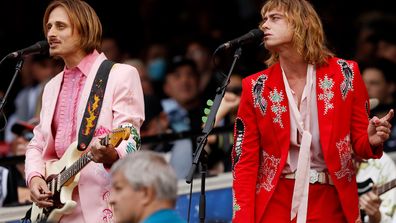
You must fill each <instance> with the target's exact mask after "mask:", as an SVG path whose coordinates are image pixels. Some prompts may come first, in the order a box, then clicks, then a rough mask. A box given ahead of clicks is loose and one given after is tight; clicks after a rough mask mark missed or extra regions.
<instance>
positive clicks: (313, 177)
mask: <svg viewBox="0 0 396 223" xmlns="http://www.w3.org/2000/svg"><path fill="white" fill-rule="evenodd" d="M318 181H319V173H318V171H316V170H310V171H309V183H311V184H314V183H316V182H318Z"/></svg>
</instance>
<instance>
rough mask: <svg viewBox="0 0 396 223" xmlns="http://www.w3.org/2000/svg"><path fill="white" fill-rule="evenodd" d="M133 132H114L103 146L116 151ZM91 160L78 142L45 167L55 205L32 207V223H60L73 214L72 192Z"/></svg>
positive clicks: (34, 205) (74, 203)
mask: <svg viewBox="0 0 396 223" xmlns="http://www.w3.org/2000/svg"><path fill="white" fill-rule="evenodd" d="M130 131H131V130H130V128H118V129H115V130H113V131H111V132H110V133H109V134H108V135H107V136H105V137H104V138H102V139H101V140H100V143H101V144H102V145H104V146H107V145H113V146H114V147H117V146H118V145H119V144H120V143H121V141H122V140H127V139H128V138H129V135H130V133H131V132H130ZM90 156H91V154H90V151H88V152H86V151H79V150H78V149H77V142H73V143H72V144H71V145H70V146H69V147H68V148H67V150H66V152H65V154H64V155H63V156H62V158H61V159H60V160H57V161H52V162H51V161H49V162H47V163H46V182H47V186H48V189H49V190H50V191H51V192H52V193H53V196H52V199H53V201H54V205H53V206H51V207H48V208H39V207H38V206H37V205H36V204H35V203H33V204H32V208H31V215H30V220H31V221H32V222H58V221H59V220H60V218H61V217H62V216H63V215H65V214H70V213H71V212H72V211H73V209H74V208H75V207H76V205H77V203H76V202H75V201H73V200H72V193H73V189H74V188H75V187H76V185H77V183H78V180H79V178H80V174H79V172H80V170H81V169H82V168H84V167H85V166H86V165H87V164H88V163H89V162H90V161H91V158H90Z"/></svg>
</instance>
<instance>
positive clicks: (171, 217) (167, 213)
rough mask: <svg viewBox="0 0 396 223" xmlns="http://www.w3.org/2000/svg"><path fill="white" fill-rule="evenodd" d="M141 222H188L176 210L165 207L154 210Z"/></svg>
mask: <svg viewBox="0 0 396 223" xmlns="http://www.w3.org/2000/svg"><path fill="white" fill-rule="evenodd" d="M141 223H186V221H185V220H183V219H182V218H181V217H180V216H179V214H178V213H177V212H176V211H175V210H172V209H163V210H159V211H157V212H154V213H153V214H151V215H150V216H148V217H147V218H146V219H144V220H143V222H141Z"/></svg>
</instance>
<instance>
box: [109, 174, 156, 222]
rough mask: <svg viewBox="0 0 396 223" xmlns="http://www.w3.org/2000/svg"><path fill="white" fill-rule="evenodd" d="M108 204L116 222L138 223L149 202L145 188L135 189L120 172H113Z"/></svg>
mask: <svg viewBox="0 0 396 223" xmlns="http://www.w3.org/2000/svg"><path fill="white" fill-rule="evenodd" d="M112 179H113V181H112V188H111V192H110V204H111V205H112V207H113V211H114V215H115V219H116V222H117V223H121V222H125V223H126V222H128V223H138V222H140V221H141V220H143V217H144V216H143V212H144V208H145V207H146V206H147V204H148V203H149V201H148V199H147V193H146V190H145V189H141V190H135V189H134V188H133V187H132V186H131V185H130V184H129V182H128V181H127V179H126V178H125V176H124V175H123V174H122V173H121V172H120V171H118V172H116V173H115V174H113V178H112Z"/></svg>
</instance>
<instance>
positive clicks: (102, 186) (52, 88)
mask: <svg viewBox="0 0 396 223" xmlns="http://www.w3.org/2000/svg"><path fill="white" fill-rule="evenodd" d="M105 59H106V57H105V55H104V54H103V53H102V54H100V55H99V56H98V58H97V59H96V60H95V62H94V63H93V65H92V67H91V70H90V72H89V75H88V76H87V79H86V82H85V85H84V89H83V91H82V95H81V99H80V102H79V104H78V114H77V124H78V126H77V131H76V132H77V133H78V132H79V129H80V125H81V121H82V118H83V114H84V111H85V106H86V104H87V100H88V97H89V94H90V91H91V87H92V83H93V81H94V79H95V75H96V72H97V70H98V69H99V66H100V64H101V63H102V61H103V60H105ZM62 80H63V72H61V73H59V74H58V75H56V76H55V77H54V78H53V79H52V80H51V81H49V82H48V83H47V85H46V86H45V89H44V92H43V98H42V109H41V113H40V124H39V125H38V126H37V127H36V128H35V129H34V138H33V139H32V140H31V142H30V143H29V145H28V148H27V152H26V161H25V163H26V167H25V173H26V176H27V180H28V181H30V178H31V176H32V175H34V174H37V173H39V174H41V175H42V176H45V161H47V160H52V159H58V157H57V155H56V152H55V149H54V135H53V134H52V131H51V123H52V120H53V116H54V111H55V106H56V103H57V98H58V95H59V92H60V88H61V84H62ZM143 121H144V99H143V91H142V87H141V83H140V78H139V73H138V72H137V70H136V69H135V68H133V67H132V66H129V65H125V64H115V65H114V66H113V68H112V69H111V71H110V74H109V79H108V82H107V87H106V92H105V95H104V100H103V105H102V109H101V111H100V115H99V119H98V123H97V125H96V130H98V129H102V130H103V129H106V130H112V129H115V128H118V127H119V126H120V125H121V124H125V123H131V124H132V125H133V126H134V127H135V128H136V129H137V130H138V131H139V129H140V126H141V124H142V123H143ZM133 138H134V137H132V135H131V137H129V139H128V140H127V141H123V142H122V143H121V144H120V145H119V146H118V147H117V148H116V150H117V153H118V155H119V157H120V158H122V157H124V156H125V155H126V154H127V153H128V152H131V151H134V150H136V142H135V141H134V140H133ZM76 139H77V136H76ZM80 173H81V175H80V180H79V183H78V192H79V197H80V201H81V210H82V212H83V217H84V220H85V222H87V223H91V222H92V223H98V222H111V219H112V216H113V213H112V211H111V210H110V209H109V205H108V196H109V193H110V188H111V184H110V175H109V173H108V171H106V169H105V168H104V167H103V164H100V163H94V162H90V163H89V164H88V165H87V166H86V167H84V168H83V169H82V170H81V172H80Z"/></svg>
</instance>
